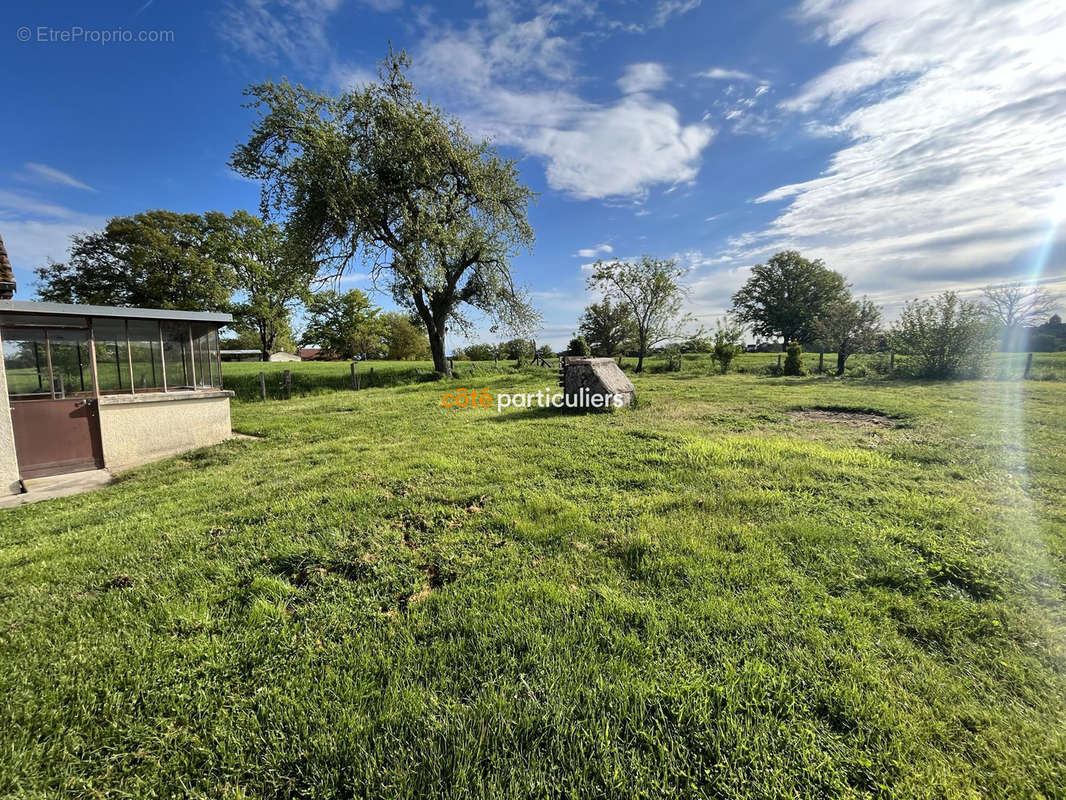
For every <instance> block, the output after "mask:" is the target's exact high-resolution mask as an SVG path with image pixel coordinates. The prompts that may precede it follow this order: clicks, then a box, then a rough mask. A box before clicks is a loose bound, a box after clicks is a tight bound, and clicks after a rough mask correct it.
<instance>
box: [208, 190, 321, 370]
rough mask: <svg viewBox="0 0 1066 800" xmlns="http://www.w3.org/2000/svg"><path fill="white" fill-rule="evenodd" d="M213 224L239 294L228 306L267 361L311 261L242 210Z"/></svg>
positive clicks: (287, 326) (311, 271)
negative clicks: (222, 245) (300, 255)
mask: <svg viewBox="0 0 1066 800" xmlns="http://www.w3.org/2000/svg"><path fill="white" fill-rule="evenodd" d="M217 226H218V228H219V229H220V230H221V231H223V232H224V233H223V235H224V237H225V241H224V245H225V250H226V255H227V257H228V260H229V262H230V264H232V266H233V270H234V273H235V276H236V287H237V291H238V292H239V293H240V295H241V297H240V300H239V301H238V302H236V303H234V304H233V306H232V310H233V317H234V326H233V327H234V328H235V329H236V330H237V331H238V332H239V333H244V332H251V333H253V334H254V335H255V337H256V339H257V346H258V347H259V349H260V350H261V351H262V353H263V360H264V361H266V360H267V359H268V358H269V357H270V354H271V353H274V352H276V351H277V346H278V341H279V339H281V338H284V337H285V336H286V334H287V333H289V332H290V331H291V320H292V313H293V310H294V307H295V305H296V303H297V301H298V300H300V299H301V298H302V297H305V296H306V295H307V290H308V285H309V284H310V282H311V280H312V279H313V278H314V277H315V267H314V265H313V264H311V263H309V262H308V261H306V260H303V259H301V258H300V257H299V255H298V253H297V252H296V251H295V249H294V248H292V247H289V246H288V245H287V242H286V241H285V236H284V233H283V232H282V230H281V228H279V227H278V226H277V225H274V224H273V223H270V222H265V221H264V220H262V219H260V218H259V217H256V216H254V215H252V214H249V213H248V212H247V211H237V212H234V214H233V215H232V216H231V217H229V218H228V219H226V220H225V224H222V223H221V222H219V223H217Z"/></svg>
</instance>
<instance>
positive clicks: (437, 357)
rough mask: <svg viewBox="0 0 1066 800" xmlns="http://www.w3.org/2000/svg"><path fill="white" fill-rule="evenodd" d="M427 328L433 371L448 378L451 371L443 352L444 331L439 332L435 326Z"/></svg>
mask: <svg viewBox="0 0 1066 800" xmlns="http://www.w3.org/2000/svg"><path fill="white" fill-rule="evenodd" d="M428 327H429V350H430V352H431V353H432V354H433V369H434V370H436V371H437V372H439V373H441V374H442V375H447V376H448V377H449V378H450V377H451V376H452V370H451V367H450V366H449V365H448V357H447V355H446V354H445V350H444V331H443V330H440V329H439V328H438V327H437V326H436V324H432V325H429V326H428ZM441 327H443V326H441Z"/></svg>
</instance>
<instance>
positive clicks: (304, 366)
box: [222, 353, 1066, 400]
mask: <svg viewBox="0 0 1066 800" xmlns="http://www.w3.org/2000/svg"><path fill="white" fill-rule="evenodd" d="M1026 358H1027V355H1026V354H1025V353H997V354H995V355H993V356H992V358H991V361H990V365H989V371H990V372H991V374H993V375H995V376H996V377H1000V378H1003V379H1008V380H1012V379H1017V378H1021V376H1022V374H1023V373H1024V371H1025V362H1026ZM777 360H778V359H777V354H776V353H744V354H741V355H739V356H737V358H736V360H735V361H734V362H733V367H732V368H733V370H734V371H738V370H739V371H741V372H758V371H760V370H764V369H766V368H767V367H770V366H772V365H774V364H776V363H777ZM803 361H804V367H805V368H807V369H808V370H812V371H813V370H816V369H817V367H818V354H817V353H814V354H810V353H807V354H804V357H803ZM903 361H904V359H903V358H902V357H900V359H899V363H900V364H901V365H902V364H903ZM552 362H553V363H555V364H557V363H558V359H552ZM636 363H637V361H636V359H635V358H631V357H625V358H623V359H622V364H623V368H624V369H625V370H626V371H627V372H629V373H631V374H632V371H633V368H634V367H635V366H636ZM887 365H888V356H887V355H886V354H876V355H856V356H852V357H851V358H850V359H848V374H850V375H853V376H854V375H856V374H858V375H860V376H862V377H866V376H874V375H875V374H877V372H876V369H875V368H879V369H881V370H882V371H884V370H885V369H887ZM824 367H825V369H826V370H827V371H831V372H832V371H835V369H836V354H835V353H826V354H825V358H824ZM371 368H373V373H372V374H371ZM522 369H523V371H525V372H528V373H532V374H539V373H544V374H545V375H550V374H553V371H552V370H551V369H547V368H544V367H530V366H528V364H527V366H525V367H523V368H522ZM667 369H668V363H667V359H666V358H664V357H661V356H653V357H651V358H648V359H646V360H645V370H646V371H647V372H648V373H651V374H654V373H659V372H665V371H666V370H667ZM286 370H289V371H290V373H291V375H292V377H291V380H292V394H293V395H294V396H306V395H312V394H319V393H322V392H330V391H340V390H347V389H351V387H352V378H351V363H350V362H348V361H301V362H292V363H279V362H271V363H266V364H264V363H260V362H249V361H244V362H226V363H224V364H223V365H222V376H223V382H224V384H225V387H226V388H227V389H230V390H232V391H234V392H236V395H237V397H238V398H240V399H242V400H254V399H257V398H258V397H259V396H260V394H259V373H260V372H263V373H265V374H266V382H267V396H268V397H271V398H275V399H277V398H281V397H283V396H284V383H283V377H282V376H283V375H284V373H285V371H286ZM516 371H517V366H516V362H514V361H500V362H499V363H498V364H497V363H495V362H492V361H456V362H455V374H456V377H457V378H461V379H464V380H471V381H474V382H477V381H491V378H492V377H493V376H497V375H501V374H511V373H514V372H516ZM681 371H682V374H694V375H713V374H715V373H716V372H717V369H716V367H715V366H714V365H713V364H712V363H711V359H710V356H709V355H707V354H702V353H701V354H692V355H685V356H684V357H683V363H682V370H681ZM356 372H357V374H358V375H359V382H360V384H359V385H360V388H369V387H382V386H399V385H403V384H409V383H419V382H425V381H433V380H437V377H436V376H435V375H434V373H433V362H432V361H362V362H358V363H357V364H356ZM1031 378H1032V379H1034V380H1063V381H1066V353H1035V354H1034V355H1033V365H1032V370H1031ZM479 385H480V384H479Z"/></svg>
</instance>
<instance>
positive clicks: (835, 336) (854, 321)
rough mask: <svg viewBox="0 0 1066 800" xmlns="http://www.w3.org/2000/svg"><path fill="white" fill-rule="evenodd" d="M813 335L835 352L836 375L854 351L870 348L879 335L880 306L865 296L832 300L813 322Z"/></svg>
mask: <svg viewBox="0 0 1066 800" xmlns="http://www.w3.org/2000/svg"><path fill="white" fill-rule="evenodd" d="M814 330H815V334H816V336H817V337H818V339H820V340H821V341H822V342H824V343H825V346H826V347H827V348H829V349H830V350H835V351H836V354H837V375H843V374H844V365H845V364H846V363H847V360H848V357H849V356H850V355H852V354H853V353H861V352H862V351H863V350H870V349H873V347H874V346H875V345H876V343H877V340H878V339H879V338H880V337H881V309H879V308H878V307H877V306H876V305H875V304H874V303H873V301H871V300H870V299H869V298H867V297H863V298H862V299H861V300H855V299H853V298H851V297H850V296H849V297H839V298H837V299H836V300H833V301H832V302H831V303H830V304H829V305H828V306H827V307H826V309H825V311H824V312H823V313H822V316H821V317H820V318H819V319H818V320H817V321H816V322H815V325H814Z"/></svg>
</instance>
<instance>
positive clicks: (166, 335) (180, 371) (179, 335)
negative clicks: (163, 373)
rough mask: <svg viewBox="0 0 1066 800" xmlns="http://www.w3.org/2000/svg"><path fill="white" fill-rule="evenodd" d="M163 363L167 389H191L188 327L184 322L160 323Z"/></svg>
mask: <svg viewBox="0 0 1066 800" xmlns="http://www.w3.org/2000/svg"><path fill="white" fill-rule="evenodd" d="M159 327H160V330H161V332H162V334H163V362H164V364H165V365H166V370H167V389H191V388H192V361H191V359H190V357H189V326H188V324H186V323H184V322H161V323H159Z"/></svg>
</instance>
